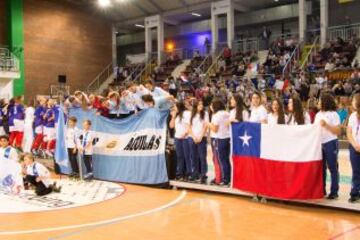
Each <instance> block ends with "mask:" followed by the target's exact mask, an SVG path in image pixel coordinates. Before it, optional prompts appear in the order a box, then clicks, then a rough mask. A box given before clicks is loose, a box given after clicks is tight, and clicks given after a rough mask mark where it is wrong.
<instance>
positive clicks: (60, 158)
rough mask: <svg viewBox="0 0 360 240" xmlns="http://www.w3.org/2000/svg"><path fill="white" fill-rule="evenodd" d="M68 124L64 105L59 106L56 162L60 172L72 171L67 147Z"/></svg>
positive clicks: (67, 172) (68, 172)
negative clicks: (66, 123)
mask: <svg viewBox="0 0 360 240" xmlns="http://www.w3.org/2000/svg"><path fill="white" fill-rule="evenodd" d="M65 139H66V126H65V117H64V111H63V107H62V106H60V107H59V118H58V123H57V128H56V147H55V163H56V164H57V165H58V166H59V170H60V173H62V174H70V173H71V172H72V170H71V166H70V162H69V156H68V152H67V148H66V143H65Z"/></svg>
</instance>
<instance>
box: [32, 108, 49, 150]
mask: <svg viewBox="0 0 360 240" xmlns="http://www.w3.org/2000/svg"><path fill="white" fill-rule="evenodd" d="M45 112H46V108H45V107H43V106H41V105H40V106H37V107H36V109H35V113H34V131H35V139H34V143H33V145H32V150H33V151H35V152H36V151H37V150H39V148H40V147H41V144H42V142H43V139H44V115H45Z"/></svg>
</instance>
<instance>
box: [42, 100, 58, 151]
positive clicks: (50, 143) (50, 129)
mask: <svg viewBox="0 0 360 240" xmlns="http://www.w3.org/2000/svg"><path fill="white" fill-rule="evenodd" d="M55 117H56V116H55V111H54V107H51V108H47V110H46V112H45V115H44V122H45V124H44V126H45V127H44V141H43V146H44V148H46V150H47V153H48V154H52V152H54V149H55V144H56V142H55V139H56V129H55Z"/></svg>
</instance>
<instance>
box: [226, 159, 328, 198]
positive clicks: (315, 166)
mask: <svg viewBox="0 0 360 240" xmlns="http://www.w3.org/2000/svg"><path fill="white" fill-rule="evenodd" d="M233 168H234V169H233V174H234V176H233V187H234V188H237V189H240V190H243V191H247V192H252V193H255V194H259V195H263V196H268V197H275V198H281V199H302V200H304V199H319V198H323V197H324V192H323V191H324V189H323V163H322V161H321V160H319V161H311V162H296V163H294V162H282V161H273V160H265V159H260V158H255V157H243V156H242V157H239V156H233Z"/></svg>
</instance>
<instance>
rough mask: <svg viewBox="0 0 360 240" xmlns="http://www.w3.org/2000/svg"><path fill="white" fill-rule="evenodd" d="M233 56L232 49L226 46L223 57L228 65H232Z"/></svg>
mask: <svg viewBox="0 0 360 240" xmlns="http://www.w3.org/2000/svg"><path fill="white" fill-rule="evenodd" d="M231 56H232V54H231V49H230V48H229V47H228V46H226V47H225V48H224V51H223V58H224V60H225V64H226V66H230V64H231Z"/></svg>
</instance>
